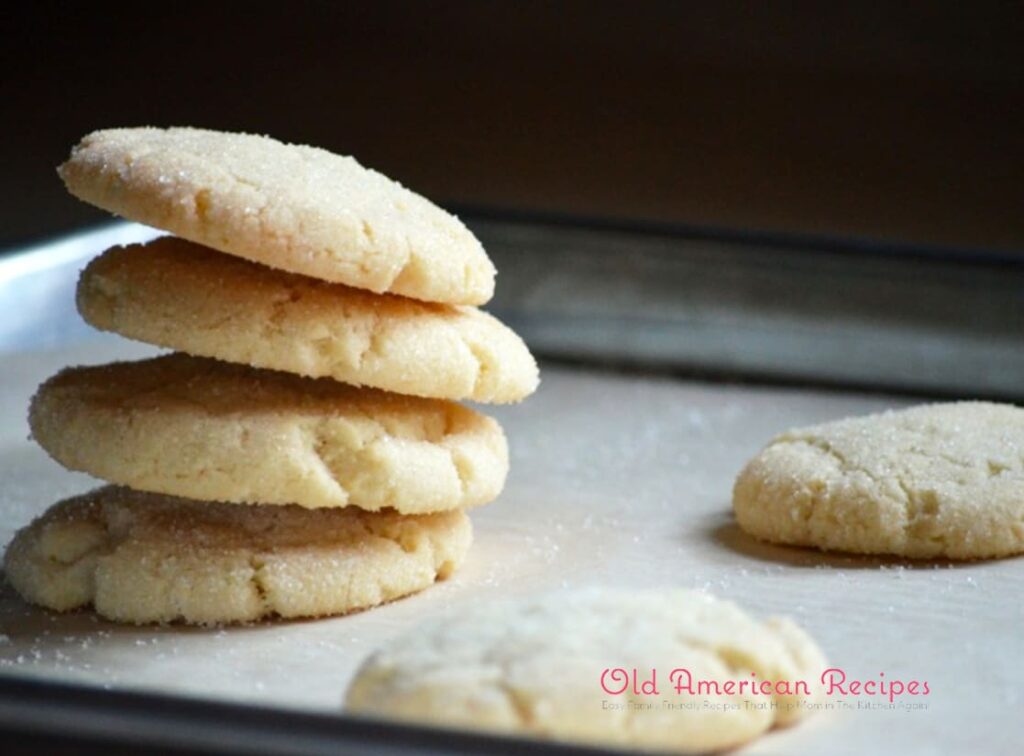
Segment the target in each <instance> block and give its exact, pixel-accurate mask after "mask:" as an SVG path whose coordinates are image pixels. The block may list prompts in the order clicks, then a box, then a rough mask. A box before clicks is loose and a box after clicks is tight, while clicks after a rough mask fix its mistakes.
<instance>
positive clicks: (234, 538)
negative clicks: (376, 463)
mask: <svg viewBox="0 0 1024 756" xmlns="http://www.w3.org/2000/svg"><path fill="white" fill-rule="evenodd" d="M471 541H472V529H471V526H470V522H469V518H468V517H467V516H466V515H465V513H463V512H458V511H455V512H439V513H435V514H426V515H399V514H396V513H394V512H391V511H388V512H366V511H364V510H361V509H358V508H355V507H346V508H342V509H321V510H315V511H313V510H308V509H303V508H301V507H296V506H280V507H246V506H239V505H237V504H224V503H218V502H197V501H190V500H188V499H179V498H176V497H173V496H162V495H159V494H147V493H140V492H138V491H132V490H130V489H127V488H120V487H118V486H106V487H104V488H99V489H96V490H94V491H92V492H90V493H88V494H85V495H84V496H77V497H74V498H71V499H66V500H64V501H62V502H60V503H58V504H55V505H54V506H53V507H51V508H50V509H49V510H48V511H47V512H46V513H45V514H43V515H42V516H41V517H40V518H38V519H37V520H35V522H33V523H32V524H31V525H29V526H28V527H25V528H23V529H22V530H20V531H19V532H18V534H17V535H16V536H15V537H14V540H13V541H12V542H11V544H10V545H9V547H8V549H7V552H6V554H5V556H4V572H5V573H6V575H7V579H8V580H9V581H10V582H11V584H12V585H13V586H14V588H15V590H17V591H18V593H19V594H21V596H22V597H23V598H25V599H26V600H27V601H29V602H31V603H33V604H39V605H40V606H44V607H47V608H49V609H55V610H57V611H66V610H69V609H76V608H79V607H84V606H88V605H93V606H94V607H95V608H96V611H97V612H98V613H99V614H101V615H103V616H104V617H107V618H109V619H112V620H116V621H119V622H133V623H143V622H173V621H183V622H187V623H190V624H201V625H210V624H220V623H227V622H249V621H252V620H258V619H261V618H263V617H273V616H277V617H322V616H326V615H331V614H343V613H345V612H349V611H352V610H354V609H363V608H366V607H370V606H375V605H377V604H380V603H383V602H385V601H390V600H392V599H396V598H399V597H401V596H405V595H407V594H410V593H415V592H416V591H420V590H423V589H424V588H426V587H428V586H429V585H431V584H432V583H433V582H434V581H435V580H437V579H442V578H445V577H447V576H448V575H450V574H451V573H452V572H453V571H454V570H455V569H456V568H457V567H458V565H459V564H461V562H462V560H463V559H464V557H465V555H466V552H467V551H468V549H469V545H470V542H471Z"/></svg>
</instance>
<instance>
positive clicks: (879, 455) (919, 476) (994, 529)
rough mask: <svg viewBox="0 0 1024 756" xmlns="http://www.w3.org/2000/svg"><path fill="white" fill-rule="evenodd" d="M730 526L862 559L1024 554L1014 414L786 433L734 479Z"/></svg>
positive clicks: (987, 407) (1023, 478) (1019, 442)
mask: <svg viewBox="0 0 1024 756" xmlns="http://www.w3.org/2000/svg"><path fill="white" fill-rule="evenodd" d="M733 507H734V510H735V512H736V517H737V521H738V522H739V524H740V526H741V527H742V528H743V529H744V530H746V531H748V532H749V533H751V534H752V535H755V536H757V537H759V538H763V539H765V540H768V541H775V542H779V543H789V544H796V545H804V546H816V547H818V548H821V549H834V550H839V551H850V552H857V553H866V554H893V555H897V556H905V557H911V558H937V557H945V558H950V559H974V558H986V557H999V556H1007V555H1010V554H1016V553H1021V552H1024V409H1021V408H1019V407H1015V406H1013V405H1009V404H997V403H990V402H953V403H944V404H931V405H923V406H919V407H913V408H910V409H905V410H899V411H889V412H884V413H880V414H874V415H868V416H865V417H858V418H850V419H845V420H839V421H835V422H831V423H825V424H822V425H817V426H813V427H810V428H803V429H796V430H791V431H787V432H786V433H783V434H781V435H779V436H777V437H776V438H775V439H774V440H772V441H771V442H770V443H769V444H768V446H767V447H766V448H765V449H764V450H763V451H762V452H761V453H760V454H758V455H757V456H756V457H755V458H754V459H753V460H752V461H751V462H750V463H749V464H748V465H747V466H746V468H745V469H744V470H743V472H741V473H740V475H739V477H738V479H737V481H736V485H735V488H734V491H733Z"/></svg>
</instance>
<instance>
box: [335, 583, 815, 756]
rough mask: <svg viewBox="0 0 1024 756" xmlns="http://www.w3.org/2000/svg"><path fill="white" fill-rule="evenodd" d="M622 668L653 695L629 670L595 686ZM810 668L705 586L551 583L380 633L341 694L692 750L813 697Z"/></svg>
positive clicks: (771, 628) (809, 659) (414, 712)
mask: <svg viewBox="0 0 1024 756" xmlns="http://www.w3.org/2000/svg"><path fill="white" fill-rule="evenodd" d="M634 668H635V669H637V670H638V674H639V675H640V679H641V680H646V679H649V678H650V674H651V669H652V668H653V669H656V670H657V682H658V686H659V692H658V694H655V695H643V694H636V693H632V692H630V691H631V686H632V678H631V677H630V679H629V680H628V686H629V688H628V689H627V690H626V691H625V692H623V693H622V694H619V695H616V694H615V693H613V692H608V691H606V690H604V689H603V688H602V683H601V681H602V673H603V671H604V670H616V669H619V670H623V671H624V672H625V673H626V674H631V670H633V669H634ZM677 668H682V669H686V670H688V672H689V673H690V675H691V677H692V681H693V685H694V686H696V685H697V683H698V681H701V680H704V681H711V680H713V681H718V682H719V683H720V684H724V683H725V682H726V681H728V680H736V681H738V680H748V681H749V680H752V679H755V678H756V680H757V681H758V682H763V681H771V682H775V681H781V680H788V681H790V682H795V681H797V680H805V681H806V682H807V694H804V693H803V692H796V691H795V690H794V691H791V692H790V693H789V694H780V693H777V692H775V691H774V690H773V692H771V693H770V694H767V695H764V694H758V695H750V694H749V692H748V693H745V694H740V693H734V694H733V695H725V694H724V692H722V693H720V694H716V693H715V692H714V691H712V692H711V693H710V694H707V693H688V692H685V691H684V692H681V693H677V692H676V690H675V688H674V681H673V680H670V675H671V673H672V670H674V669H677ZM824 668H825V659H824V656H823V655H822V653H821V651H820V650H819V649H818V647H817V645H816V644H815V643H814V641H813V640H811V638H810V637H809V636H808V635H807V634H806V633H805V632H804V631H803V630H801V629H800V628H799V627H797V626H796V625H795V624H794V623H793V622H791V621H790V620H788V619H779V618H772V619H769V620H766V621H763V622H761V621H758V620H755V619H753V618H752V617H750V616H749V615H748V614H747V613H746V612H744V611H743V610H741V609H740V608H739V607H737V606H736V605H735V604H733V603H731V602H728V601H722V600H719V599H716V598H714V597H713V596H710V595H708V594H704V593H698V592H695V591H684V590H662V591H658V590H640V591H625V590H614V589H601V590H599V589H588V590H583V591H576V592H568V591H563V592H560V593H555V594H547V595H543V596H540V597H537V598H529V599H525V600H520V601H518V602H509V603H504V602H496V603H494V604H491V605H484V606H477V607H474V608H473V609H471V610H468V611H466V612H465V613H463V614H458V615H453V616H451V617H448V618H444V619H442V620H439V621H435V622H433V623H431V624H430V625H428V626H420V627H418V628H417V630H416V632H415V633H411V634H406V635H404V636H401V637H399V638H396V639H394V640H392V641H391V642H389V643H388V644H387V645H386V646H385V647H384V648H382V649H381V650H379V651H377V652H376V653H375V654H373V655H372V656H371V657H370V658H369V659H368V660H367V661H366V662H365V663H364V664H363V666H362V668H361V669H360V671H359V672H358V673H357V675H356V678H355V680H354V681H353V683H352V685H351V687H350V688H349V691H348V694H347V696H346V707H347V708H348V709H349V710H351V711H355V712H359V713H363V714H369V715H374V716H381V717H387V718H397V719H402V720H407V721H414V722H423V723H428V724H434V725H448V726H454V727H467V728H473V729H483V730H492V731H498V732H504V733H517V734H528V735H533V736H540V737H547V738H554V739H557V740H566V741H581V742H587V743H593V744H600V745H620V746H630V747H636V748H652V749H667V750H672V751H675V752H684V753H685V752H705V751H708V750H718V749H724V748H730V747H733V746H736V745H739V744H741V743H744V742H746V741H748V740H750V739H752V738H754V737H756V736H757V735H759V734H761V733H763V732H765V731H766V730H768V729H770V728H771V727H772V726H774V725H785V724H790V723H792V722H794V721H796V720H797V719H799V718H801V717H802V716H804V715H805V714H806V713H807V712H808V710H809V709H808V708H807V707H806V706H804V705H803V704H804V703H806V702H809V701H813V700H817V699H818V698H820V696H821V691H820V684H819V682H818V681H819V678H820V675H821V672H822V671H823V670H824ZM751 673H753V675H754V677H752V676H751ZM605 682H606V684H607V685H609V691H614V690H617V689H618V688H621V687H623V686H624V685H626V684H627V683H626V678H624V677H622V676H621V674H618V673H615V676H613V677H608V675H605ZM744 699H748V700H750V701H752V702H754V703H755V704H756V703H761V704H763V705H762V706H744V704H743V701H744ZM705 700H708V701H709V702H711V703H712V704H713V705H712V706H705V705H704V701H705ZM665 701H671V702H672V703H673V704H675V706H674V707H672V708H670V707H667V706H664V705H663V704H664V702H665ZM607 704H613V705H612V706H608V705H607ZM630 704H639V705H638V706H631V705H630ZM644 704H651V705H650V706H644ZM687 704H691V705H693V706H692V708H690V707H688V706H687Z"/></svg>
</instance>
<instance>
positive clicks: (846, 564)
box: [708, 514, 995, 570]
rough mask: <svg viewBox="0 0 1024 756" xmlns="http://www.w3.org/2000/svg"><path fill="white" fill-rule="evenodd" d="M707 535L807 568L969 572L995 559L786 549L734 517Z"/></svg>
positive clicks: (728, 546) (753, 555)
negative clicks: (760, 537)
mask: <svg viewBox="0 0 1024 756" xmlns="http://www.w3.org/2000/svg"><path fill="white" fill-rule="evenodd" d="M708 536H709V537H710V538H711V540H712V541H713V542H714V543H715V544H717V545H718V546H720V547H721V548H723V549H725V550H727V551H731V552H733V553H734V554H738V555H740V556H744V557H747V558H748V559H754V560H756V561H758V562H767V563H772V564H780V565H785V566H787V567H802V568H805V569H826V568H831V569H842V570H878V569H896V568H903V569H907V570H937V569H952V568H954V567H955V568H958V569H969V568H971V567H975V566H980V565H981V564H983V563H984V562H991V561H995V560H991V559H989V560H973V561H958V560H953V559H908V558H906V557H898V556H885V555H878V556H869V555H861V554H843V553H840V552H835V551H821V550H818V549H815V548H809V547H803V546H783V545H779V544H774V543H768V542H767V541H761V540H758V539H757V538H754V537H753V536H752V535H749V534H748V533H746V532H745V531H743V529H742V528H740V526H739V525H737V524H736V521H735V520H734V519H733V518H732V514H729V515H727V516H723V517H722V518H721V519H720V520H718V521H717V522H715V523H713V524H712V525H711V527H709V529H708Z"/></svg>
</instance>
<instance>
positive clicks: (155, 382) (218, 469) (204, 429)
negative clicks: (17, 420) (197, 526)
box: [29, 354, 508, 514]
mask: <svg viewBox="0 0 1024 756" xmlns="http://www.w3.org/2000/svg"><path fill="white" fill-rule="evenodd" d="M29 423H30V425H31V428H32V434H33V436H34V437H35V439H36V440H37V441H38V442H39V444H40V445H41V446H42V447H43V448H44V449H45V450H46V451H47V452H49V453H50V455H51V456H53V458H54V459H56V460H57V461H58V462H60V463H61V464H62V465H64V466H65V467H68V468H70V469H72V470H80V471H82V472H87V473H89V474H91V475H95V476H97V477H99V478H103V479H105V480H108V481H110V482H113V483H119V484H121V485H126V486H131V487H132V488H136V489H139V490H142V491H152V492H155V493H164V494H171V495H174V496H185V497H188V498H192V499H203V500H210V501H229V502H245V503H256V504H298V505H300V506H303V507H308V508H318V507H344V506H349V505H354V506H357V507H361V508H362V509H367V510H379V509H383V508H385V507H391V508H394V509H396V510H397V511H399V512H402V513H406V514H409V513H421V512H435V511H440V510H449V509H462V508H465V507H472V506H475V505H477V504H484V503H486V502H488V501H490V500H491V499H493V498H494V497H496V496H497V495H498V493H500V491H501V489H502V486H503V485H504V482H505V475H506V473H507V472H508V450H507V447H506V444H505V437H504V434H503V433H502V431H501V428H500V426H499V425H498V423H497V422H495V421H494V420H492V419H491V418H489V417H486V416H484V415H481V414H479V413H478V412H474V411H473V410H470V409H469V408H467V407H463V406H461V405H459V404H456V403H454V402H447V401H443V400H437V399H420V398H416V397H407V396H400V395H397V394H389V393H386V392H383V391H376V390H374V389H365V388H364V389H360V388H355V387H352V386H347V385H345V384H342V383H338V382H336V381H332V380H329V379H312V378H301V377H299V376H294V375H290V374H287V373H280V372H276V371H270V370H258V369H255V368H250V367H245V366H242V365H232V364H230V363H226V362H219V361H216V360H210V359H205V358H201V357H190V356H188V355H183V354H171V355H167V356H164V357H157V358H154V359H150V360H142V361H139V362H120V363H114V364H110V365H101V366H98V367H79V368H68V369H65V370H63V371H61V372H60V373H58V374H57V375H56V376H54V377H53V378H50V379H49V380H48V381H46V382H45V383H43V385H42V386H40V387H39V390H38V391H37V393H36V395H35V397H34V398H33V400H32V405H31V408H30V412H29Z"/></svg>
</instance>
